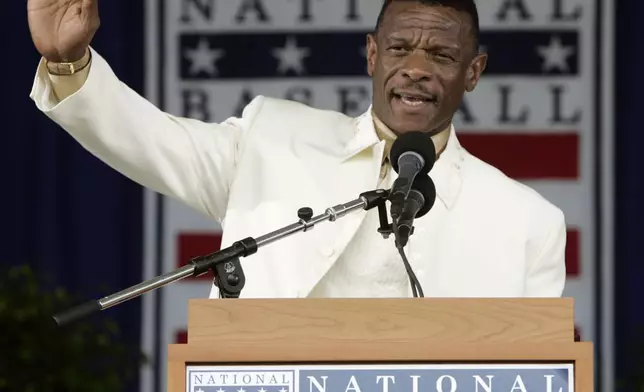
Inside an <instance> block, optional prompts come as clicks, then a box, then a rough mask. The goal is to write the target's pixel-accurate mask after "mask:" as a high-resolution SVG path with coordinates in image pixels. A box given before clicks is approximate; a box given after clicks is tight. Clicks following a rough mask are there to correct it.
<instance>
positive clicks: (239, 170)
mask: <svg viewBox="0 0 644 392" xmlns="http://www.w3.org/2000/svg"><path fill="white" fill-rule="evenodd" d="M28 7H29V22H30V28H31V33H32V37H33V40H34V43H35V46H36V48H37V49H38V50H39V52H40V53H41V54H42V56H43V60H42V61H41V63H40V64H39V66H38V69H37V74H36V77H35V81H34V86H33V90H32V93H31V97H32V99H33V100H34V101H35V103H36V105H37V107H38V108H39V109H40V110H41V111H42V112H43V113H45V114H46V115H47V116H49V117H50V118H51V119H52V120H53V121H55V122H56V123H58V124H59V125H60V126H61V127H62V128H63V129H64V130H66V131H67V132H69V134H71V135H72V136H73V137H74V138H75V139H76V140H77V141H78V142H79V143H80V144H81V145H82V146H83V147H84V148H86V149H87V150H89V151H90V152H92V153H93V154H95V155H96V156H97V157H98V158H100V159H101V160H103V161H104V162H106V163H107V164H108V165H110V166H111V167H113V168H114V169H116V170H118V171H120V172H121V173H123V174H124V175H126V176H128V177H129V178H131V179H132V180H134V181H137V182H138V183H140V184H142V185H144V186H146V187H149V188H151V189H153V190H155V191H157V192H160V193H162V194H164V195H167V196H169V197H173V198H176V199H179V200H181V201H183V202H185V203H186V204H188V205H190V206H192V207H193V208H195V209H197V210H198V211H200V212H202V213H204V214H206V215H208V216H211V217H212V218H214V219H216V220H218V221H220V222H221V223H222V226H223V232H224V238H223V243H222V246H228V245H230V244H231V243H232V242H234V241H237V240H240V239H242V238H246V237H248V236H253V237H256V236H259V235H262V234H265V233H268V232H271V231H273V230H276V229H278V228H280V227H282V226H285V225H287V224H290V223H293V222H294V221H295V219H296V215H295V214H296V211H297V210H298V208H300V207H302V206H310V207H312V208H313V210H314V212H315V213H316V214H319V213H321V212H323V211H324V209H325V208H327V207H330V206H334V205H337V204H339V203H345V202H347V201H350V200H353V199H356V198H357V197H358V195H359V194H360V193H362V192H364V191H367V190H372V189H375V188H378V187H383V188H388V187H390V186H391V184H392V182H393V179H395V177H396V173H395V172H393V171H392V169H391V167H390V165H389V163H388V162H387V159H386V158H387V155H388V149H389V147H390V146H391V143H392V140H394V139H395V138H396V137H397V136H398V135H401V134H404V133H407V132H410V131H422V132H426V133H427V134H428V135H430V136H431V139H429V138H428V140H433V143H434V144H435V149H436V151H437V152H438V154H439V155H438V159H437V161H436V163H435V165H434V167H433V168H432V170H431V172H430V173H429V175H430V176H431V178H432V179H433V181H434V183H435V185H436V190H437V198H436V202H435V204H434V206H433V208H432V209H431V210H430V211H429V213H427V214H426V215H425V216H423V217H421V218H419V219H417V220H416V221H415V226H416V230H415V233H414V235H413V236H412V237H411V238H410V240H409V243H408V244H407V246H406V248H405V251H406V253H407V255H408V256H409V259H410V263H411V265H412V268H413V269H414V271H415V273H416V275H417V276H418V279H419V281H420V283H421V285H422V287H423V289H424V292H425V296H434V297H557V296H561V294H562V292H563V288H564V282H565V262H564V250H565V241H566V226H565V221H564V216H563V213H562V211H561V210H560V209H559V208H557V207H555V206H554V205H552V204H551V203H549V202H548V201H546V200H545V199H544V198H543V197H541V196H540V195H539V194H537V193H536V192H535V191H533V190H532V189H529V188H528V187H526V186H524V185H522V184H520V183H518V182H516V181H514V180H512V179H510V178H508V177H506V176H505V175H504V174H503V173H501V172H500V171H499V170H497V169H496V168H494V167H491V166H490V165H488V164H486V163H485V162H482V161H481V160H479V159H477V158H476V157H474V156H472V155H471V154H469V153H468V152H467V151H466V150H465V149H464V148H463V147H462V146H461V145H460V144H459V141H458V137H457V134H456V132H455V129H454V127H453V126H452V117H453V115H454V114H455V112H456V111H457V109H458V108H459V105H460V103H461V99H462V97H463V94H465V92H470V91H472V90H474V88H475V87H476V84H477V82H478V80H479V77H480V75H481V73H482V72H483V70H484V68H485V64H486V59H487V56H486V55H485V54H483V53H479V51H478V33H479V30H478V15H477V10H476V6H475V5H474V2H473V0H442V1H431V0H423V1H421V0H401V1H386V2H385V5H384V6H383V11H382V14H381V15H380V17H379V19H378V22H377V28H376V30H375V31H374V33H373V34H370V35H369V36H368V37H367V49H368V56H367V58H368V70H369V75H371V76H372V77H373V105H372V107H370V108H369V110H368V111H367V112H365V113H364V114H362V115H361V116H359V117H356V118H353V117H348V116H346V115H343V114H341V113H336V112H331V111H323V110H318V109H314V108H310V107H307V106H305V105H302V104H299V103H294V102H288V101H283V100H278V99H273V98H267V97H262V96H259V97H257V98H255V99H254V100H253V101H252V102H251V103H250V104H249V105H248V106H247V107H246V108H245V110H244V112H243V115H242V116H241V117H240V118H230V119H228V120H226V121H223V122H222V123H219V124H211V123H204V122H200V121H196V120H193V119H187V118H180V117H176V116H173V115H170V114H168V113H164V112H162V111H160V110H158V109H157V108H156V107H154V106H153V105H152V104H150V103H149V102H148V101H146V100H145V99H144V98H142V97H140V96H139V95H137V94H136V93H135V92H133V91H132V90H131V89H129V88H128V87H127V86H126V85H124V84H122V83H121V82H120V81H119V79H118V78H117V76H116V75H115V74H114V73H113V72H112V70H111V69H110V67H109V65H108V64H107V63H106V62H105V60H104V59H103V58H102V57H101V56H100V54H98V53H97V52H96V51H95V50H94V49H93V48H91V47H90V43H91V40H92V37H93V35H94V33H95V31H96V30H97V28H98V25H99V19H98V8H97V7H98V6H97V0H72V1H70V0H29V1H28ZM377 228H378V217H377V210H375V209H374V210H370V211H359V212H355V213H352V214H349V215H347V216H345V217H343V218H342V219H340V220H338V221H336V222H334V223H321V224H318V225H317V226H316V228H315V229H314V230H312V231H311V232H306V233H298V234H296V235H293V236H291V237H289V238H287V239H284V240H281V241H278V242H276V243H273V244H271V245H268V246H266V247H263V248H261V249H260V250H259V251H258V253H256V254H254V255H252V256H250V257H247V258H244V259H242V263H243V266H244V271H245V273H246V278H247V281H246V287H245V289H244V291H243V292H242V297H255V298H258V297H264V298H266V297H271V298H280V297H281V298H295V297H406V296H409V295H410V285H409V279H408V277H407V274H406V272H405V269H404V267H403V263H402V262H401V259H400V256H399V254H398V253H397V250H396V248H395V246H394V244H393V241H394V240H393V238H390V239H383V237H382V236H381V235H380V234H379V233H378V232H377ZM210 295H211V297H217V296H218V289H217V287H215V286H213V288H212V291H211V293H210Z"/></svg>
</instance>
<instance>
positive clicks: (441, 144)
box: [371, 110, 451, 156]
mask: <svg viewBox="0 0 644 392" xmlns="http://www.w3.org/2000/svg"><path fill="white" fill-rule="evenodd" d="M371 116H372V117H373V122H374V126H375V128H376V133H377V134H378V138H380V140H385V141H386V142H387V144H388V147H387V149H386V154H385V155H388V154H389V148H391V144H392V143H393V141H394V140H396V138H397V137H398V136H397V135H396V133H395V132H393V131H392V130H391V129H390V128H389V127H388V126H387V125H386V124H385V123H383V122H382V120H380V119H379V118H378V116H377V115H376V113H375V112H374V111H373V110H372V111H371ZM450 130H451V125H449V126H447V127H446V128H445V129H443V130H442V131H440V132H437V133H436V134H434V135H433V136H432V141H433V142H434V148H435V149H436V155H437V156H440V154H441V153H442V152H443V150H445V147H446V146H447V141H448V140H449V134H450Z"/></svg>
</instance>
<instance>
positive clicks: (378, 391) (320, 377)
mask: <svg viewBox="0 0 644 392" xmlns="http://www.w3.org/2000/svg"><path fill="white" fill-rule="evenodd" d="M574 379H575V377H574V366H573V365H572V364H556V363H555V364H513V363H508V364H486V363H481V364H414V363H407V364H333V365H280V366H266V365H253V366H248V365H245V366H244V365H241V366H209V365H192V366H187V368H186V386H185V389H184V391H186V392H345V391H352V392H421V391H427V392H429V391H436V392H458V391H471V392H474V391H480V392H494V391H543V392H574V391H575V387H574Z"/></svg>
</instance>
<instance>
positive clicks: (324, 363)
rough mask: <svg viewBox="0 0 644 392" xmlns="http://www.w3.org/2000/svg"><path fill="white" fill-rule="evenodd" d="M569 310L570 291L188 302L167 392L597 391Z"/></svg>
mask: <svg viewBox="0 0 644 392" xmlns="http://www.w3.org/2000/svg"><path fill="white" fill-rule="evenodd" d="M573 313H574V312H573V300H572V299H568V298H563V299H560V298H554V299H440V298H439V299H436V298H420V299H418V298H410V299H275V300H260V299H257V300H256V299H224V300H220V299H217V300H213V299H203V300H202V299H197V300H191V301H190V303H189V315H188V342H187V344H171V345H170V346H169V351H168V391H169V392H183V391H190V392H210V391H219V392H258V391H259V392H275V391H277V392H325V391H326V392H345V391H351V392H383V391H384V392H397V391H405V392H434V391H443V392H459V391H467V392H475V391H479V392H497V391H498V392H500V391H503V392H510V391H512V392H515V391H529V392H532V391H541V392H568V391H575V392H592V391H593V380H594V377H593V347H592V343H590V342H575V341H574V317H573ZM439 384H440V385H439ZM332 385H333V387H332ZM298 386H299V388H298Z"/></svg>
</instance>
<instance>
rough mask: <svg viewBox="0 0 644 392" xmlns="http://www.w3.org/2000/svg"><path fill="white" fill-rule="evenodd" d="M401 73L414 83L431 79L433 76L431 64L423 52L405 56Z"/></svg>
mask: <svg viewBox="0 0 644 392" xmlns="http://www.w3.org/2000/svg"><path fill="white" fill-rule="evenodd" d="M402 73H403V76H405V77H407V78H409V79H411V80H413V81H414V82H419V81H422V80H426V79H431V78H432V75H433V73H432V70H431V64H430V63H429V61H428V59H427V57H426V56H425V53H424V52H414V53H412V54H410V55H409V56H407V59H406V61H405V65H404V66H403V68H402Z"/></svg>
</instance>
